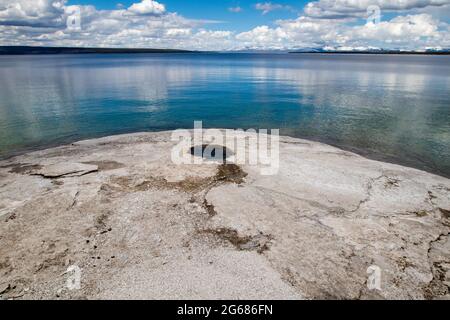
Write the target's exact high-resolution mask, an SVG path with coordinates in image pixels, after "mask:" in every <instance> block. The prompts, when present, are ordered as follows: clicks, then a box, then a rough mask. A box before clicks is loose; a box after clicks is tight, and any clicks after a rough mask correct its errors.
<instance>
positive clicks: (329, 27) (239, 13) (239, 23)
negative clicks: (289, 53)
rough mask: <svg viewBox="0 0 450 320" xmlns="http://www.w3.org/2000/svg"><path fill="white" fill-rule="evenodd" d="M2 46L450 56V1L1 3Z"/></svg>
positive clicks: (67, 0) (64, 0)
mask: <svg viewBox="0 0 450 320" xmlns="http://www.w3.org/2000/svg"><path fill="white" fill-rule="evenodd" d="M0 45H36V46H84V47H86V46H89V47H130V48H131V47H136V48H174V49H189V50H213V51H217V50H219V51H233V50H296V49H308V48H323V49H327V50H366V49H373V48H380V49H399V50H426V49H448V48H450V0H389V1H387V0H351V1H350V0H314V1H308V0H271V1H270V0H269V1H268V0H225V1H214V0H197V1H194V0H190V1H188V0H118V1H109V0H39V1H35V0H0Z"/></svg>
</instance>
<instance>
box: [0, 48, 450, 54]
mask: <svg viewBox="0 0 450 320" xmlns="http://www.w3.org/2000/svg"><path fill="white" fill-rule="evenodd" d="M117 53H120V54H137V53H247V54H264V53H285V54H366V55H450V51H426V52H419V51H398V50H386V51H383V50H380V51H285V52H284V51H276V52H274V51H224V52H222V51H191V50H178V49H151V48H150V49H148V48H147V49H146V48H82V47H35V46H0V55H44V54H117Z"/></svg>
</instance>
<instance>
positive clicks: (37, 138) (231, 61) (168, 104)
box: [0, 54, 450, 177]
mask: <svg viewBox="0 0 450 320" xmlns="http://www.w3.org/2000/svg"><path fill="white" fill-rule="evenodd" d="M194 120H203V123H204V127H226V128H244V129H245V128H268V129H271V128H280V129H281V133H282V134H285V135H291V136H295V137H301V138H308V139H313V140H319V141H323V142H327V143H330V144H333V145H336V146H339V147H343V148H346V149H350V150H354V151H357V152H359V153H362V154H365V155H368V156H371V157H375V158H380V159H384V160H388V161H392V162H397V163H401V164H405V165H408V166H413V167H416V168H420V169H425V170H427V171H431V172H435V173H439V174H441V175H445V176H449V177H450V161H449V159H450V57H449V56H391V55H385V56H374V55H317V54H316V55H314V54H137V55H119V54H118V55H115V54H114V55H56V56H3V57H0V157H8V156H10V155H13V154H17V153H21V152H24V151H27V150H30V149H36V148H44V147H47V146H52V145H57V144H61V143H67V142H72V141H76V140H80V139H84V138H93V137H100V136H105V135H111V134H119V133H127V132H136V131H160V130H168V129H177V128H192V127H193V121H194Z"/></svg>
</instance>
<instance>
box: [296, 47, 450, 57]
mask: <svg viewBox="0 0 450 320" xmlns="http://www.w3.org/2000/svg"><path fill="white" fill-rule="evenodd" d="M289 53H330V54H331V53H332V54H425V55H450V49H443V50H435V49H429V50H423V51H413V50H411V51H406V50H385V49H367V50H325V49H322V48H312V49H301V50H294V51H290V52H289Z"/></svg>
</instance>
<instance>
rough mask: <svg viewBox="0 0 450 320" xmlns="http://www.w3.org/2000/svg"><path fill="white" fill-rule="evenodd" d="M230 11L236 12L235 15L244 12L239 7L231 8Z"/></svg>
mask: <svg viewBox="0 0 450 320" xmlns="http://www.w3.org/2000/svg"><path fill="white" fill-rule="evenodd" d="M228 11H230V12H234V13H239V12H242V11H243V9H242V8H241V7H239V6H237V7H230V8H228Z"/></svg>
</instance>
